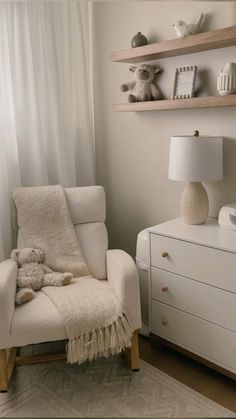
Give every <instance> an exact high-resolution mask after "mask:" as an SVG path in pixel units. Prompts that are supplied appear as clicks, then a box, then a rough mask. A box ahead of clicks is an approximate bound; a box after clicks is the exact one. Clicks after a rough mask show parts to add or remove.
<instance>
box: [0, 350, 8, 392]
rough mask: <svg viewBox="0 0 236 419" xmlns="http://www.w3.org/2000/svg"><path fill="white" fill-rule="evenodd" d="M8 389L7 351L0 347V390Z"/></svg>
mask: <svg viewBox="0 0 236 419" xmlns="http://www.w3.org/2000/svg"><path fill="white" fill-rule="evenodd" d="M7 390H8V373H7V351H6V349H0V391H1V393H2V392H5V391H7Z"/></svg>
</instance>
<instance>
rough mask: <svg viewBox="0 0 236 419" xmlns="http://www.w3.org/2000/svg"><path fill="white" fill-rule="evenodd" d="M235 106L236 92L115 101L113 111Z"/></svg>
mask: <svg viewBox="0 0 236 419" xmlns="http://www.w3.org/2000/svg"><path fill="white" fill-rule="evenodd" d="M226 106H236V94H235V95H227V96H202V97H195V98H191V99H167V100H155V101H150V102H135V103H120V104H119V103H117V104H114V105H113V111H114V112H144V111H160V110H166V109H194V108H217V107H226Z"/></svg>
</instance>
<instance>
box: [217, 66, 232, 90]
mask: <svg viewBox="0 0 236 419" xmlns="http://www.w3.org/2000/svg"><path fill="white" fill-rule="evenodd" d="M217 90H218V92H219V94H220V95H221V96H225V95H232V94H234V93H236V63H228V64H226V65H225V66H224V67H222V69H221V72H220V75H219V77H218V80H217Z"/></svg>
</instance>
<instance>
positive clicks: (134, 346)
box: [124, 331, 139, 371]
mask: <svg viewBox="0 0 236 419" xmlns="http://www.w3.org/2000/svg"><path fill="white" fill-rule="evenodd" d="M124 356H125V359H126V361H127V362H128V365H129V366H130V368H131V370H133V371H139V343H138V331H135V332H134V334H133V337H132V341H131V348H126V349H125V351H124Z"/></svg>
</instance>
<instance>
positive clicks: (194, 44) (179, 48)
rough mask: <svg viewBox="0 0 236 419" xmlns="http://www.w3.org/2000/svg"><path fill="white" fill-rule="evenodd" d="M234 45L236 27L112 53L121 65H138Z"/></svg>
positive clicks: (235, 41)
mask: <svg viewBox="0 0 236 419" xmlns="http://www.w3.org/2000/svg"><path fill="white" fill-rule="evenodd" d="M232 45H236V26H232V27H229V28H223V29H218V30H216V31H212V32H203V33H199V34H198V35H191V36H187V37H185V38H176V39H171V40H169V41H164V42H159V43H155V44H149V45H145V46H143V47H138V48H130V49H125V50H122V51H114V52H112V53H111V59H112V61H116V62H121V63H138V62H143V61H150V60H156V59H160V58H167V57H175V56H177V55H184V54H191V53H194V52H200V51H208V50H211V49H217V48H223V47H229V46H232Z"/></svg>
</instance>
